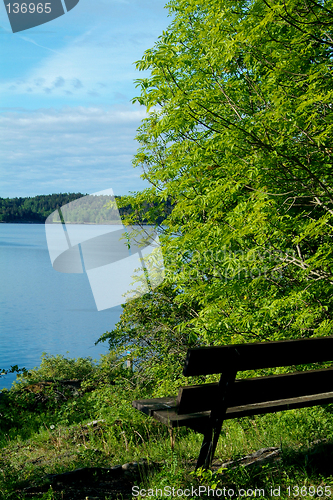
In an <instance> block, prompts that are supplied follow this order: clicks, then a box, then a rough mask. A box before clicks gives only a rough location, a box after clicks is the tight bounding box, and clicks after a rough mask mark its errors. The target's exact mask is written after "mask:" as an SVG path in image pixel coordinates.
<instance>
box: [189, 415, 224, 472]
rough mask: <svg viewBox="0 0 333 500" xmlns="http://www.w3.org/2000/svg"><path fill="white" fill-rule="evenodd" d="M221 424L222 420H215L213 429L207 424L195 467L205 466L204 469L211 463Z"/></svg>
mask: <svg viewBox="0 0 333 500" xmlns="http://www.w3.org/2000/svg"><path fill="white" fill-rule="evenodd" d="M222 425H223V420H222V422H217V423H216V425H215V427H214V428H213V429H212V428H211V427H210V426H209V428H208V429H207V430H206V431H205V433H204V438H203V441H202V445H201V449H200V453H199V458H198V462H197V465H196V468H195V469H199V467H205V469H209V468H210V466H211V465H212V460H213V458H214V454H215V450H216V446H217V443H218V440H219V437H220V434H221V429H222Z"/></svg>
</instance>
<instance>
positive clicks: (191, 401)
mask: <svg viewBox="0 0 333 500" xmlns="http://www.w3.org/2000/svg"><path fill="white" fill-rule="evenodd" d="M331 360H333V337H319V338H311V339H301V340H283V341H278V342H266V343H251V344H234V345H228V346H217V347H200V348H195V349H189V350H188V352H187V357H186V362H185V367H184V375H186V376H194V375H210V374H214V373H220V374H222V377H221V380H220V383H219V384H218V383H214V384H203V385H198V386H187V387H181V388H180V389H179V393H178V397H177V407H178V410H177V411H178V413H179V414H186V413H195V412H202V411H208V410H211V409H212V408H214V407H218V405H219V401H221V398H223V399H224V400H225V403H226V404H227V406H242V405H247V404H257V403H262V402H266V401H276V400H281V399H289V398H299V397H300V398H302V397H304V396H308V395H316V394H321V393H326V392H330V391H333V368H329V369H326V370H312V371H302V372H296V373H292V374H285V375H272V376H268V377H257V378H250V379H243V380H235V381H234V379H235V376H236V372H237V371H243V370H258V369H263V368H274V367H280V366H293V365H302V364H310V363H316V362H320V361H331ZM228 373H230V377H228ZM225 375H227V376H225ZM226 383H227V384H228V390H226V385H225V384H226ZM231 385H232V390H231V391H230V387H231ZM225 398H226V399H225Z"/></svg>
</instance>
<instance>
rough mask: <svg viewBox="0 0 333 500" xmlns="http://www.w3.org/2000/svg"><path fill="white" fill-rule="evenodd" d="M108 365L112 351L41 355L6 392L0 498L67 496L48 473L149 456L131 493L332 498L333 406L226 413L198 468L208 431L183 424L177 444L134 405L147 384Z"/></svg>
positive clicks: (0, 405) (0, 407)
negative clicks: (270, 452)
mask: <svg viewBox="0 0 333 500" xmlns="http://www.w3.org/2000/svg"><path fill="white" fill-rule="evenodd" d="M111 361H112V360H111ZM110 366H112V363H111V362H110V358H108V357H105V358H104V359H103V360H102V362H101V363H100V364H99V365H96V364H94V363H92V361H91V360H89V359H86V360H82V359H81V360H80V359H79V360H74V361H73V360H66V358H63V357H61V356H58V357H47V356H44V358H43V360H42V365H41V368H40V369H39V370H34V371H32V372H30V375H29V376H28V377H27V378H26V379H21V383H19V384H16V386H15V387H14V388H13V389H11V390H10V391H5V392H4V397H3V398H2V400H1V402H0V413H1V420H0V445H1V458H0V500H11V499H17V500H23V499H27V498H29V499H31V498H36V499H37V498H38V499H44V500H45V499H49V500H53V499H54V500H56V499H62V498H66V487H64V489H63V490H62V491H54V490H53V488H52V487H49V484H48V483H49V482H50V481H49V476H48V475H49V474H60V473H63V472H66V471H72V470H75V469H78V468H82V467H90V468H91V467H111V466H114V465H117V464H124V463H128V462H138V461H140V460H142V459H145V461H146V462H147V463H148V464H151V467H148V468H147V467H146V468H142V469H141V474H140V476H137V477H136V478H133V481H132V483H133V484H134V485H135V486H136V487H137V489H135V490H133V498H139V499H141V498H147V497H149V496H150V497H152V496H154V497H156V491H157V496H158V497H161V496H164V497H166V498H172V497H176V496H177V490H178V496H180V494H181V493H184V492H185V490H186V493H188V492H189V493H190V495H189V496H190V497H195V496H196V493H197V494H198V493H199V488H200V498H213V497H216V498H217V497H220V498H233V499H238V498H254V497H256V498H258V497H261V498H274V497H279V498H285V499H287V498H305V499H309V498H319V497H323V498H329V497H331V496H333V476H332V474H333V413H332V407H331V406H326V407H314V408H305V409H302V410H292V411H288V412H281V413H277V414H270V415H264V416H260V417H259V416H258V417H253V418H251V417H247V418H243V419H239V420H233V421H227V422H226V423H225V425H224V427H223V431H222V435H221V438H220V440H219V444H218V447H217V451H216V458H215V463H217V465H216V467H214V468H213V470H212V471H198V472H196V473H195V472H194V465H195V461H196V458H197V456H198V452H199V448H200V444H201V436H200V435H198V434H195V433H193V432H192V431H189V430H186V429H179V430H177V431H176V444H175V448H174V450H172V449H171V446H170V436H169V433H168V430H167V429H166V427H165V426H163V425H161V424H158V423H157V422H155V421H154V420H153V419H151V418H148V417H146V416H144V415H142V414H141V413H140V412H138V411H136V410H134V409H133V408H132V407H131V401H133V400H134V399H138V398H142V397H145V396H147V397H148V391H147V389H145V388H144V387H137V386H136V385H135V379H134V376H133V374H131V373H130V372H129V371H128V370H124V369H123V368H122V367H118V368H114V367H112V369H111V368H110ZM64 374H65V375H66V379H67V380H68V379H80V380H81V381H82V382H81V388H79V389H78V390H77V389H75V388H74V389H73V388H71V389H69V388H68V385H67V386H65V385H64V383H62V381H63V380H64ZM45 381H47V382H48V384H44V385H43V384H42V382H45ZM93 421H97V422H95V423H94V424H91V422H93ZM88 424H90V425H88ZM273 446H274V447H279V448H280V449H281V453H280V455H279V460H275V461H272V462H267V463H265V464H263V465H262V466H256V465H252V466H248V467H243V466H241V465H239V466H236V464H235V466H233V467H231V468H228V469H223V470H218V468H219V466H220V465H221V464H222V463H223V462H227V461H229V460H237V459H238V458H240V457H244V456H245V455H248V454H251V453H253V452H255V451H256V450H258V449H260V448H267V447H273ZM32 486H35V487H36V488H37V489H38V488H39V489H40V490H42V491H41V492H40V493H36V495H35V496H33V494H31V493H29V495H28V494H27V493H26V492H25V489H26V488H28V487H32ZM172 488H174V490H172ZM192 488H194V493H193V492H192ZM209 488H210V490H208V489H209ZM288 488H289V489H288ZM297 488H298V489H297ZM302 488H303V489H302ZM325 488H326V489H325ZM140 491H141V493H142V494H141V495H140V493H139V492H140ZM144 493H146V496H145V495H144ZM169 493H170V494H169ZM173 493H174V494H175V495H173ZM186 493H184V495H183V496H184V498H185V496H186ZM192 493H193V494H192ZM73 498H76V497H75V496H74V497H73ZM80 498H81V497H80V496H78V497H77V500H79V499H80ZM83 498H84V497H83ZM88 498H89V497H88ZM91 498H93V497H91ZM96 498H102V497H100V496H99V497H96ZM107 498H108V497H107V496H106V497H104V499H105V500H106V499H107ZM119 498H120V497H119Z"/></svg>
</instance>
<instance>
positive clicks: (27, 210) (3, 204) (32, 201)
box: [0, 193, 84, 223]
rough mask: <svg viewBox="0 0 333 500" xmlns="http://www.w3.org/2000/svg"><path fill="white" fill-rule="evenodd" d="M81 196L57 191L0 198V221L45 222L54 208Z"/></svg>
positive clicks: (80, 194)
mask: <svg viewBox="0 0 333 500" xmlns="http://www.w3.org/2000/svg"><path fill="white" fill-rule="evenodd" d="M82 196H84V195H83V194H82V193H58V194H49V195H40V196H33V197H28V198H0V222H34V223H38V222H45V219H46V218H47V217H48V216H49V215H50V214H51V213H52V212H53V211H54V210H56V209H57V208H59V207H61V206H62V205H65V204H66V203H69V202H70V201H73V200H76V199H77V198H81V197H82Z"/></svg>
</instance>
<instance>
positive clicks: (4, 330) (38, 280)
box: [0, 224, 122, 389]
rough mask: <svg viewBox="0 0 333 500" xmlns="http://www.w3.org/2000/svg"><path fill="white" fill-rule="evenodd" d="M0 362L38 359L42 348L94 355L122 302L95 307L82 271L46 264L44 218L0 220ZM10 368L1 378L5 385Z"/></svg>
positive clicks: (101, 349)
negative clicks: (39, 221) (71, 271)
mask: <svg viewBox="0 0 333 500" xmlns="http://www.w3.org/2000/svg"><path fill="white" fill-rule="evenodd" d="M0 280H1V285H0V368H1V369H3V368H4V369H6V368H9V367H10V366H11V365H19V367H25V368H27V369H29V368H33V367H35V366H38V365H39V364H40V357H41V355H42V353H43V352H47V353H48V354H64V355H67V356H69V357H86V356H91V357H92V358H93V359H98V358H99V356H100V354H105V353H106V352H107V350H108V349H107V348H108V344H107V343H101V344H98V345H97V346H95V345H94V343H95V342H96V340H97V339H98V338H99V337H100V336H101V335H102V334H103V333H104V332H105V331H110V330H111V329H112V328H113V326H114V325H115V323H116V322H117V321H118V319H119V316H120V313H121V310H122V308H121V306H117V307H113V308H111V309H106V310H103V311H97V308H96V305H95V301H94V298H93V295H92V291H91V288H90V285H89V282H88V278H87V275H86V274H64V273H59V272H57V271H55V270H54V269H53V267H52V265H51V262H50V257H49V253H48V249H47V244H46V237H45V227H44V224H0ZM15 378H16V376H15V375H14V374H10V375H6V376H5V377H1V378H0V389H2V388H4V387H6V388H9V387H10V386H11V384H12V382H13V380H14V379H15Z"/></svg>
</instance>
